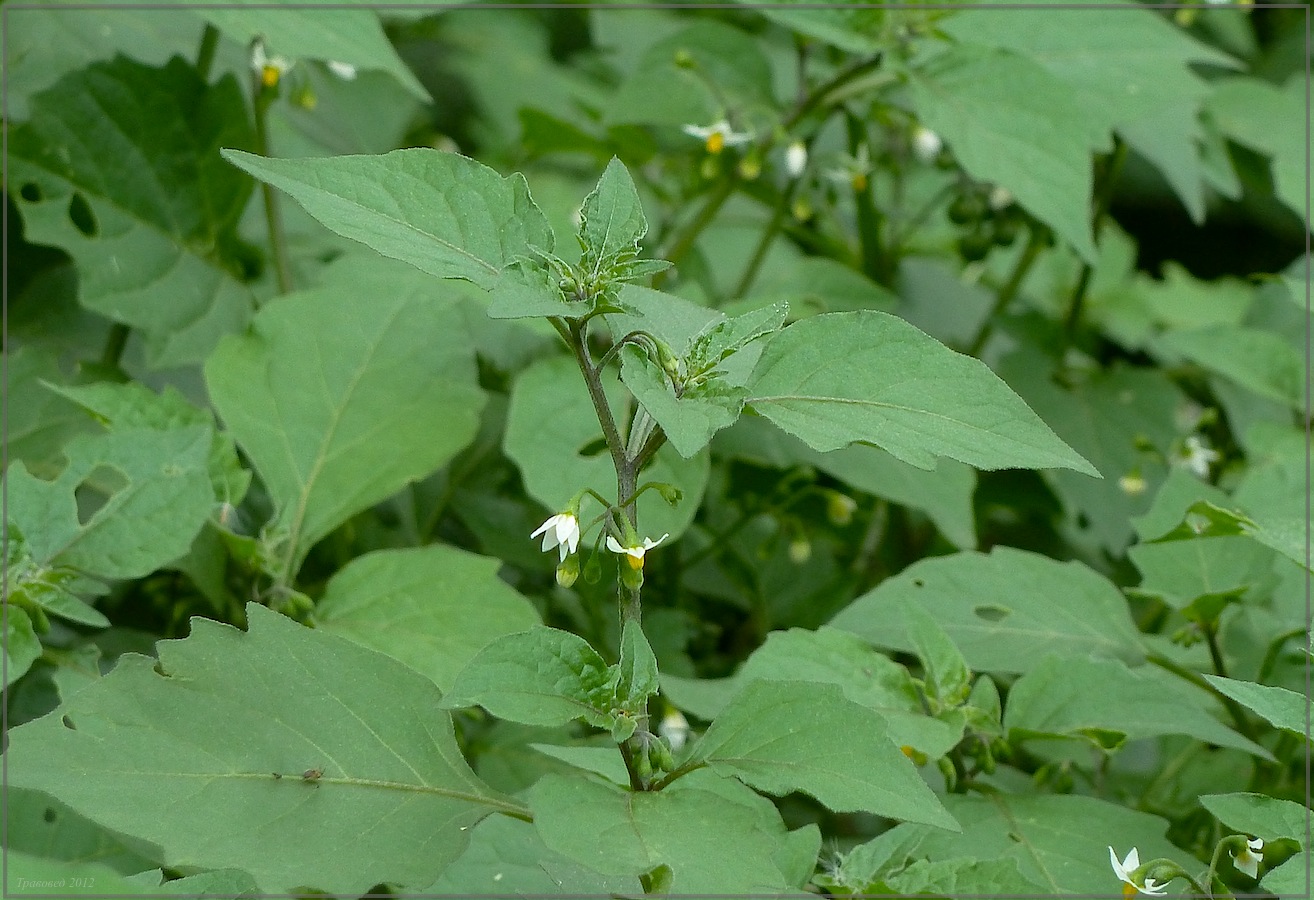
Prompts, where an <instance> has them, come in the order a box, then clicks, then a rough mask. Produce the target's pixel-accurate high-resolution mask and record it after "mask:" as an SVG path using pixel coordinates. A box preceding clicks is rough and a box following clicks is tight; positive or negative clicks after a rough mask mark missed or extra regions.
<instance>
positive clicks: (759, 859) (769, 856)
mask: <svg viewBox="0 0 1314 900" xmlns="http://www.w3.org/2000/svg"><path fill="white" fill-rule="evenodd" d="M692 779H693V776H688V778H687V779H684V780H688V781H690V784H695V783H697V784H698V786H697V787H693V786H685V785H682V784H681V783H680V782H676V784H675V785H672V786H671V787H670V788H668V789H667V790H663V791H647V792H639V793H632V792H629V791H626V790H624V789H622V788H620V787H617V786H615V785H611V784H607V783H605V782H600V781H593V780H589V779H585V778H581V777H578V776H576V777H564V776H561V775H555V774H549V775H546V776H544V777H543V779H542V780H540V781H539V782H538V784H536V785H534V787H533V789H532V790H531V791H530V795H529V803H530V807H531V808H532V809H533V811H534V827H535V828H536V829H537V830H538V833H539V835H540V836H541V837H542V838H543V843H545V844H547V845H548V847H549V848H551V849H552V850H554V851H556V852H557V853H560V854H562V855H563V856H566V857H569V858H570V859H573V860H575V861H576V862H579V863H581V864H583V865H586V866H588V867H590V868H592V869H595V870H596V871H598V872H601V873H603V874H604V875H611V876H630V877H636V876H638V875H642V874H646V873H648V872H650V871H652V870H653V869H655V868H657V867H658V866H661V865H665V866H669V867H670V869H671V870H672V880H671V884H670V889H671V890H672V891H673V892H676V893H677V894H707V893H711V894H727V893H734V894H743V893H751V894H762V893H767V894H770V895H776V894H779V893H781V892H782V891H783V890H784V889H786V888H787V887H789V885H788V883H787V881H786V879H785V876H784V874H782V872H781V870H780V867H779V865H778V863H777V861H776V858H777V855H778V854H780V853H781V850H782V844H783V842H784V838H785V837H786V832H785V826H784V824H783V823H782V822H780V819H779V816H778V815H776V816H775V819H774V822H773V823H772V822H771V820H770V819H768V818H767V817H766V816H764V815H763V813H762V810H761V809H759V808H758V807H757V806H756V804H755V803H754V801H755V800H756V801H761V798H760V797H754V796H753V795H752V792H751V791H748V790H747V789H746V788H741V790H743V791H744V792H745V793H746V794H747V795H748V796H746V797H745V796H742V795H735V794H734V793H731V792H728V791H724V790H722V791H716V792H713V790H710V789H709V787H710V786H704V784H705V782H703V783H698V782H694V781H693V780H692ZM732 798H733V799H732ZM763 802H764V801H763ZM772 825H774V827H772Z"/></svg>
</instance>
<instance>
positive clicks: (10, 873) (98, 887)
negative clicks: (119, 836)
mask: <svg viewBox="0 0 1314 900" xmlns="http://www.w3.org/2000/svg"><path fill="white" fill-rule="evenodd" d="M5 862H6V866H5V880H6V881H8V882H9V883H11V884H13V885H14V886H15V887H16V888H17V890H16V891H13V893H12V894H11V896H14V897H21V896H23V895H24V894H28V895H29V896H31V895H32V894H36V895H37V896H40V895H41V894H42V893H48V892H50V891H51V889H52V888H54V889H55V890H57V891H58V892H59V893H58V894H55V896H58V897H78V896H92V897H114V896H134V895H137V896H141V895H142V894H143V891H142V889H141V887H140V886H138V885H137V884H136V883H135V880H129V879H128V878H126V877H125V876H124V875H123V874H122V873H120V872H116V871H115V870H113V869H111V868H110V867H109V866H106V865H104V864H103V863H99V862H94V861H89V860H88V861H83V860H77V861H68V860H61V859H50V858H48V857H45V856H41V855H38V854H36V853H31V852H24V851H21V850H7V852H6V853H5ZM150 874H151V875H152V878H154V879H156V880H158V875H159V872H158V870H157V871H156V872H155V873H150ZM11 890H12V889H11Z"/></svg>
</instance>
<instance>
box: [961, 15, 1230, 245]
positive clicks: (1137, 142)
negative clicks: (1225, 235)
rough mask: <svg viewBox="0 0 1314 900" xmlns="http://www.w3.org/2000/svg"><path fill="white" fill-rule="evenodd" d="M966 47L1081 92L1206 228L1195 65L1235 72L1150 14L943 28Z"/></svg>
mask: <svg viewBox="0 0 1314 900" xmlns="http://www.w3.org/2000/svg"><path fill="white" fill-rule="evenodd" d="M944 29H945V31H946V33H948V34H949V35H951V36H953V37H954V38H956V39H957V40H959V41H962V42H965V43H970V44H976V45H981V46H987V47H993V48H999V49H1004V50H1011V51H1013V52H1015V53H1017V54H1019V55H1022V56H1024V57H1026V58H1027V59H1029V60H1031V61H1032V62H1035V63H1037V64H1038V65H1040V66H1042V67H1043V68H1044V69H1045V70H1046V71H1047V72H1048V73H1049V74H1050V75H1052V76H1053V77H1054V78H1056V79H1058V80H1060V81H1063V82H1065V83H1066V84H1068V85H1069V86H1070V87H1071V88H1072V89H1073V91H1074V94H1075V97H1076V99H1077V101H1078V102H1079V103H1080V104H1081V107H1082V109H1083V110H1084V112H1085V115H1086V117H1087V118H1088V119H1089V120H1090V121H1093V122H1098V123H1100V124H1101V125H1102V126H1104V127H1107V128H1117V130H1118V131H1119V133H1120V134H1121V135H1122V137H1123V138H1124V139H1125V140H1127V141H1128V143H1129V144H1130V145H1131V147H1132V149H1134V150H1136V151H1137V152H1139V153H1140V154H1141V155H1143V156H1145V157H1146V158H1147V159H1149V161H1150V162H1152V163H1153V164H1154V165H1155V167H1156V168H1158V169H1159V170H1160V171H1161V172H1162V173H1163V175H1164V177H1165V178H1166V179H1167V180H1168V182H1169V184H1171V185H1172V186H1173V189H1174V191H1175V192H1176V193H1177V194H1178V196H1179V197H1180V198H1181V199H1182V202H1183V203H1184V204H1185V205H1186V207H1187V209H1188V210H1189V211H1190V212H1191V215H1192V218H1193V219H1194V220H1195V221H1196V222H1197V223H1198V222H1201V221H1203V219H1204V212H1205V206H1204V201H1205V194H1204V181H1203V178H1204V173H1203V171H1202V166H1201V161H1200V151H1199V150H1198V149H1197V144H1198V143H1199V142H1202V139H1203V133H1202V129H1201V126H1200V125H1199V124H1198V122H1197V121H1196V115H1197V113H1198V112H1199V109H1200V105H1201V102H1202V101H1203V100H1204V98H1205V97H1206V96H1207V94H1208V93H1209V85H1208V83H1207V82H1206V81H1205V80H1204V79H1203V78H1201V77H1200V76H1199V75H1197V74H1196V73H1195V72H1194V71H1192V69H1191V65H1192V64H1193V63H1210V64H1213V65H1216V66H1227V67H1234V66H1235V65H1236V62H1235V61H1234V60H1233V59H1232V58H1231V57H1230V56H1228V55H1227V54H1225V53H1222V52H1220V51H1218V50H1216V49H1214V48H1213V47H1211V46H1209V45H1208V44H1205V43H1202V42H1200V41H1197V40H1195V39H1193V38H1192V37H1191V36H1190V35H1189V34H1188V33H1187V32H1186V31H1184V30H1182V29H1180V28H1176V27H1174V26H1173V25H1172V24H1170V23H1169V22H1168V21H1167V20H1165V19H1163V18H1161V17H1159V16H1157V15H1154V14H1153V13H1151V12H1150V11H1149V10H1134V8H1133V7H1128V6H1126V5H1118V6H1111V7H1110V8H1109V9H1107V10H1095V9H1084V10H1072V9H1059V8H1050V9H1046V10H1045V11H1044V12H1042V13H1039V14H1035V13H1031V12H1029V11H1027V10H1022V9H1013V10H1003V9H974V10H965V11H964V12H962V13H961V14H959V15H956V16H952V17H950V18H948V19H947V20H946V21H945V24H944Z"/></svg>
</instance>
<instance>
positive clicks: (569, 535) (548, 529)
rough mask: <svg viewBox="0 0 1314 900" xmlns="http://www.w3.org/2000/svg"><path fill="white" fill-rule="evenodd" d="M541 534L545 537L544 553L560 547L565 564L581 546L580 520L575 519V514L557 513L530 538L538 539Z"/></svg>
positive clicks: (562, 560)
mask: <svg viewBox="0 0 1314 900" xmlns="http://www.w3.org/2000/svg"><path fill="white" fill-rule="evenodd" d="M540 534H541V535H543V550H544V552H546V551H548V550H551V549H552V548H553V547H559V548H561V562H565V560H566V557H567V556H569V555H570V554H572V553H574V552H575V548H576V547H578V546H579V519H577V518H575V515H574V513H570V512H563V513H557V514H556V515H555V516H552V517H551V518H550V519H548V520H547V521H546V522H544V523H543V524H542V525H540V526H538V529H537V530H536V531H535V532H534V533H533V534H531V535H530V538H536V537H538V536H539V535H540Z"/></svg>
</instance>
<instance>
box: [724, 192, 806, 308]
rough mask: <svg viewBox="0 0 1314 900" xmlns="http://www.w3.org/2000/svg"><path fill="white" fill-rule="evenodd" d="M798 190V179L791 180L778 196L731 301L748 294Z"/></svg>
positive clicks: (731, 295)
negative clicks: (769, 218) (768, 220)
mask: <svg viewBox="0 0 1314 900" xmlns="http://www.w3.org/2000/svg"><path fill="white" fill-rule="evenodd" d="M797 189H798V179H797V178H791V179H790V180H789V184H788V185H787V186H786V187H785V190H784V192H783V193H782V194H781V195H780V200H779V201H777V203H776V209H775V212H773V213H772V214H771V221H770V222H768V223H767V227H766V228H765V229H763V231H762V236H761V237H760V238H759V239H758V242H757V246H756V247H754V248H753V256H752V258H751V259H749V261H748V265H747V266H745V267H744V274H743V275H741V276H739V283H738V284H737V285H735V289H734V290H733V291H731V292H730V297H731V299H735V300H737V299H738V298H740V297H742V296H744V294H747V293H748V289H749V288H750V287H752V286H753V281H754V280H756V278H757V273H758V270H759V269H761V268H762V260H764V259H766V254H767V250H769V249H770V248H771V243H772V241H774V240H775V238H776V235H777V234H779V233H780V226H781V225H782V224H784V221H785V216H786V214H787V213H788V212H789V205H790V203H791V202H792V201H793V199H794V192H795V191H796V190H797Z"/></svg>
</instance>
